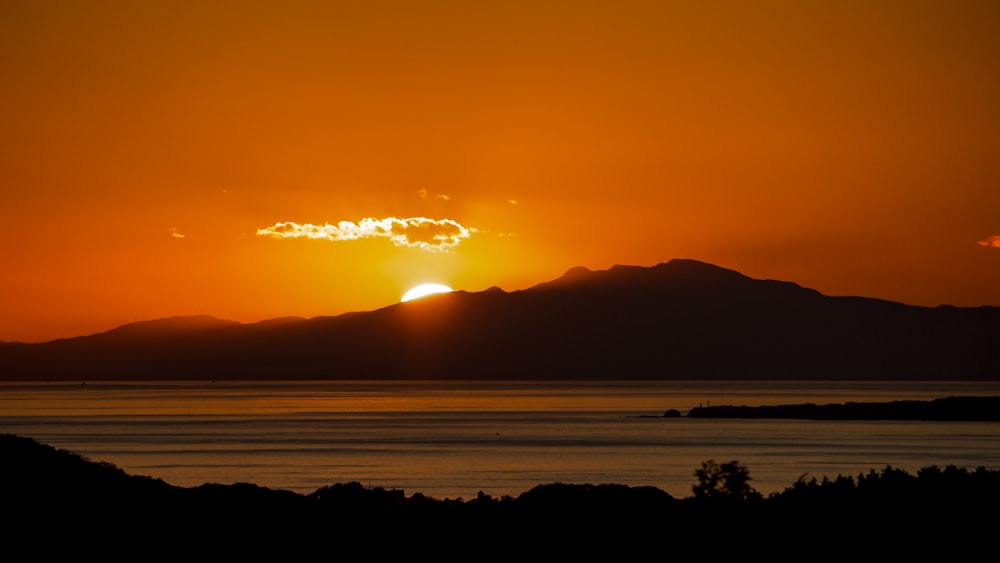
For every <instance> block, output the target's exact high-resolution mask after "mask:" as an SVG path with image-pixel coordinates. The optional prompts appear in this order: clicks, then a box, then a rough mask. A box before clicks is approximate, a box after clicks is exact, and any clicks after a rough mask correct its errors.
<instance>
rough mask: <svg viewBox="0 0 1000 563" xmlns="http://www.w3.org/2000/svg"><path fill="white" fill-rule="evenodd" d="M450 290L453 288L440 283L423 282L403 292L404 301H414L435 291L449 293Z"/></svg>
mask: <svg viewBox="0 0 1000 563" xmlns="http://www.w3.org/2000/svg"><path fill="white" fill-rule="evenodd" d="M449 291H453V290H452V289H451V288H450V287H448V286H446V285H443V284H440V283H422V284H420V285H418V286H416V287H414V288H412V289H410V290H409V291H407V292H406V293H405V294H403V301H412V300H413V299H420V298H421V297H426V296H428V295H431V294H433V293H448V292H449Z"/></svg>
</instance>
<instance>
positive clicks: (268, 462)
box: [0, 380, 1000, 499]
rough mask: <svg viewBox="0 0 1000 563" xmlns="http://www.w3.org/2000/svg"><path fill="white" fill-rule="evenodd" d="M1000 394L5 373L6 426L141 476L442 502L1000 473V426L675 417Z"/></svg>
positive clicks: (799, 385) (980, 389)
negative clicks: (16, 376)
mask: <svg viewBox="0 0 1000 563" xmlns="http://www.w3.org/2000/svg"><path fill="white" fill-rule="evenodd" d="M990 395H1000V382H959V383H956V382H856V381H855V382H822V381H821V382H788V381H487V382H483V381H391V380H379V381H127V382H110V381H93V382H91V381H86V382H40V383H29V382H3V383H0V433H4V434H16V435H20V436H27V437H30V438H33V439H35V440H37V441H39V442H41V443H44V444H47V445H50V446H53V447H56V448H59V449H65V450H69V451H72V452H74V453H77V454H79V455H82V456H84V457H86V458H88V459H90V460H91V461H96V462H104V463H110V464H113V465H114V466H117V467H119V468H120V469H122V470H124V471H126V472H127V473H129V474H132V475H144V476H148V477H153V478H158V479H162V480H164V481H166V482H168V483H171V484H173V485H177V486H182V487H193V486H197V485H201V484H205V483H219V484H234V483H251V484H255V485H258V486H261V487H267V488H272V489H284V490H290V491H294V492H297V493H301V494H308V493H312V492H314V491H316V490H317V489H319V488H322V487H326V486H330V485H333V484H336V483H348V482H359V483H361V484H362V485H364V486H366V487H370V488H374V487H381V488H385V489H392V490H402V491H404V493H405V494H407V495H412V494H416V493H421V494H423V495H425V496H429V497H432V498H437V499H471V498H475V497H476V496H478V495H480V494H485V495H489V496H492V497H495V498H500V497H504V496H511V497H516V496H518V495H520V494H521V493H524V492H526V491H528V490H530V489H531V488H533V487H535V486H537V485H543V484H551V483H569V484H592V485H598V484H622V485H629V486H653V487H657V488H660V489H662V490H664V491H666V492H668V493H670V494H671V495H673V496H675V497H678V498H684V497H688V496H691V494H692V486H693V485H694V484H695V482H696V479H695V471H696V470H698V469H699V468H701V467H702V465H703V464H705V463H709V462H715V463H727V462H731V461H736V462H738V463H740V464H741V465H743V466H744V467H746V468H747V470H748V471H749V474H750V477H751V481H750V484H751V486H753V487H754V488H755V489H756V490H757V491H758V492H760V493H762V494H764V495H765V496H766V495H768V494H771V493H775V492H780V491H783V490H784V489H786V488H788V487H791V486H792V485H794V483H795V482H796V481H798V480H799V479H805V480H812V479H817V480H823V479H825V478H829V479H833V478H836V477H838V476H850V477H855V478H856V477H858V476H860V475H863V474H868V473H870V472H872V471H875V472H878V471H881V470H883V469H885V468H887V467H891V468H894V469H902V470H905V471H908V472H911V473H913V474H916V473H917V472H918V471H919V470H920V469H922V468H924V467H930V466H937V467H942V468H943V467H945V466H950V465H953V466H957V467H964V468H968V469H970V470H971V469H975V468H978V467H985V468H987V469H990V470H1000V423H998V422H926V421H813V420H768V419H763V420H761V419H704V418H691V419H689V418H686V417H683V416H682V417H680V418H668V417H664V416H663V414H664V412H665V411H667V410H669V409H676V410H678V411H680V412H681V414H686V413H687V412H688V411H689V410H690V409H691V408H693V407H696V406H700V405H703V406H713V405H747V406H759V405H778V404H800V403H814V404H828V403H844V402H851V401H855V402H872V401H874V402H884V401H894V400H931V399H936V398H941V397H948V396H990Z"/></svg>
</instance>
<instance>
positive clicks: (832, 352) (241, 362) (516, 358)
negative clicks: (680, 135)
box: [0, 259, 1000, 380]
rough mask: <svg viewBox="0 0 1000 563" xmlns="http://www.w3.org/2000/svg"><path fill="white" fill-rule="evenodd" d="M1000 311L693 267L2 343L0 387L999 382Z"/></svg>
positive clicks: (611, 272) (577, 271) (617, 271)
mask: <svg viewBox="0 0 1000 563" xmlns="http://www.w3.org/2000/svg"><path fill="white" fill-rule="evenodd" d="M997 334H1000V308H997V307H976V308H960V307H917V306H910V305H904V304H900V303H894V302H890V301H883V300H878V299H869V298H862V297H829V296H825V295H822V294H820V293H818V292H816V291H814V290H812V289H806V288H803V287H800V286H798V285H796V284H794V283H790V282H783V281H774V280H756V279H752V278H749V277H746V276H744V275H742V274H740V273H738V272H735V271H732V270H727V269H724V268H720V267H717V266H713V265H711V264H705V263H703V262H698V261H694V260H679V259H678V260H671V261H669V262H667V263H662V264H658V265H656V266H652V267H638V266H614V267H612V268H610V269H608V270H602V271H590V270H587V269H586V268H573V269H571V270H569V271H568V272H566V274H565V275H563V276H562V277H560V278H558V279H556V280H553V281H550V282H546V283H541V284H538V285H536V286H534V287H531V288H528V289H524V290H519V291H513V292H505V291H503V290H500V289H498V288H495V287H494V288H490V289H488V290H486V291H482V292H467V291H454V292H451V293H444V294H437V295H432V296H428V297H425V298H423V299H419V300H414V301H410V302H406V303H397V304H394V305H390V306H388V307H384V308H381V309H377V310H374V311H367V312H356V313H347V314H343V315H339V316H335V317H316V318H311V319H298V318H288V319H281V320H280V322H279V321H278V320H275V321H266V322H262V323H254V324H246V325H243V324H239V323H235V322H233V321H224V320H219V319H211V318H205V317H183V318H176V319H164V320H159V321H149V322H146V323H135V324H132V325H126V326H123V327H120V328H118V329H115V330H111V331H108V332H105V333H100V334H95V335H90V336H84V337H78V338H69V339H60V340H56V341H52V342H46V343H40V344H23V343H21V344H13V343H8V344H5V345H3V346H0V379H4V380H25V379H27V380H66V379H70V380H96V379H375V378H377V379H524V380H532V379H534V380H554V379H604V380H611V379H623V380H624V379H633V380H634V379H663V380H667V379H677V380H681V379H686V380H698V379H716V380H725V379H729V380H733V379H748V380H749V379H768V380H807V379H811V380H998V379H1000V346H996V342H995V340H996V335H997Z"/></svg>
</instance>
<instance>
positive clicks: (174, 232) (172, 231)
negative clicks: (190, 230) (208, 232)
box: [170, 227, 184, 238]
mask: <svg viewBox="0 0 1000 563" xmlns="http://www.w3.org/2000/svg"><path fill="white" fill-rule="evenodd" d="M170 236H172V237H174V238H184V235H183V234H182V233H178V232H177V228H176V227H173V228H171V229H170Z"/></svg>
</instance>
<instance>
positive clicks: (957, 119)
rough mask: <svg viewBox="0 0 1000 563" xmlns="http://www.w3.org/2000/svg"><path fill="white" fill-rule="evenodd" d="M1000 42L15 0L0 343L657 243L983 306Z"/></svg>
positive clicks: (609, 10)
mask: <svg viewBox="0 0 1000 563" xmlns="http://www.w3.org/2000/svg"><path fill="white" fill-rule="evenodd" d="M233 9H235V8H233ZM997 37H1000V3H996V2H985V1H978V0H968V1H964V0H963V1H958V2H947V3H945V2H932V1H924V0H916V1H915V2H907V3H903V4H897V3H857V4H856V3H803V2H799V1H793V0H768V1H766V2H763V3H753V4H752V5H751V4H748V3H745V2H735V1H732V2H730V1H725V0H724V1H721V2H712V3H697V2H691V3H673V2H662V1H655V0H624V1H622V2H608V3H573V2H563V1H561V0H539V1H538V2H528V3H519V2H512V3H480V2H468V3H455V2H437V1H436V0H431V1H429V2H421V3H419V4H416V3H412V2H400V1H397V0H386V1H384V2H377V3H371V4H370V3H341V2H336V1H334V2H329V1H319V0H315V1H313V0H304V1H302V2H295V3H291V4H284V3H254V4H252V5H240V6H239V8H238V13H233V12H232V9H231V8H229V7H226V6H224V5H216V4H206V3H198V2H179V3H178V2H166V1H161V0H151V1H149V2H141V3H135V2H126V1H124V0H110V2H109V3H102V4H101V6H100V7H99V8H98V7H95V6H93V5H89V4H88V3H78V2H62V1H57V2H54V3H53V2H44V3H37V2H34V3H33V2H28V3H19V5H18V6H17V7H16V8H11V9H9V10H5V15H4V17H3V18H0V65H2V67H0V68H2V69H3V72H4V88H3V89H2V90H0V123H2V124H3V129H4V132H5V135H4V136H3V137H2V138H0V181H2V185H3V188H2V190H0V219H2V224H3V225H4V228H5V235H6V237H5V240H4V243H3V250H2V252H0V257H2V258H0V265H2V273H0V340H3V341H25V342H37V341H44V340H51V339H54V338H61V337H72V336H78V335H83V334H92V333H95V332H100V331H104V330H109V329H111V328H114V327H116V326H118V325H121V324H125V323H127V322H133V321H141V320H149V319H153V318H161V317H168V316H174V315H189V314H209V315H214V316H217V317H222V318H228V319H233V320H238V321H241V322H255V321H259V320H264V319H268V318H274V317H280V316H286V315H296V316H304V317H313V316H320V315H334V314H339V313H343V312H349V311H364V310H372V309H375V308H379V307H385V306H389V305H392V304H394V303H397V302H398V301H399V296H400V295H401V294H403V293H404V292H405V291H406V290H407V289H408V288H411V287H413V286H414V285H416V284H418V283H421V282H422V281H424V280H448V283H449V285H450V286H452V287H455V288H457V289H460V290H466V291H481V290H485V289H487V288H489V287H491V286H497V287H500V288H502V289H504V290H508V291H513V290H517V289H522V288H526V287H529V286H531V285H534V284H536V283H541V282H545V281H549V280H551V279H554V278H557V277H559V276H560V275H562V274H563V273H564V272H565V271H566V270H568V269H570V268H572V267H575V266H584V267H587V268H589V269H592V270H596V269H605V268H609V267H611V266H613V265H615V264H630V265H641V266H652V265H655V264H658V263H660V262H666V261H668V260H670V259H671V258H693V259H697V260H702V261H705V262H710V263H714V264H718V265H720V266H723V267H726V268H731V269H734V270H738V271H740V272H742V273H744V274H746V275H748V276H751V277H757V278H769V279H782V280H788V281H793V282H796V283H798V284H800V285H803V286H806V287H811V288H814V289H816V290H818V291H821V292H823V293H825V294H829V295H863V296H869V297H877V298H883V299H891V300H895V301H900V302H905V303H910V304H916V305H930V306H933V305H939V304H944V303H947V304H952V305H965V306H978V305H1000V253H997V252H996V251H995V250H996V249H997V248H1000V243H998V242H997V240H996V239H997V236H998V235H991V234H990V233H998V232H1000V189H997V186H1000V161H998V160H997V158H996V155H997V154H1000V136H998V135H997V133H996V132H997V131H1000V105H998V104H996V101H995V98H996V96H995V93H996V92H997V91H998V90H1000V62H998V61H1000V42H998V41H997V40H996V38H997Z"/></svg>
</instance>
